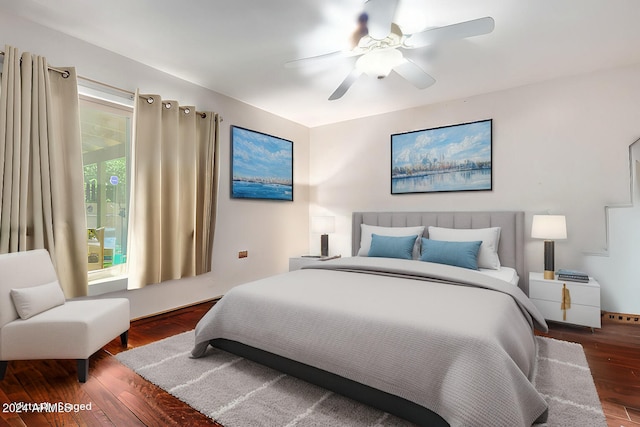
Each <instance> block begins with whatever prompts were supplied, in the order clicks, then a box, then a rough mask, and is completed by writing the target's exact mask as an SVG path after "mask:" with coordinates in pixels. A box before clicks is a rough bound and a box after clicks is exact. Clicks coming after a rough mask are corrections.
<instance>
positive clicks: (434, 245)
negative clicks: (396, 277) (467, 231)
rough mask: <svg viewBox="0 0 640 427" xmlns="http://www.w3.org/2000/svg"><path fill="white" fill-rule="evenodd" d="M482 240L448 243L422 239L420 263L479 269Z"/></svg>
mask: <svg viewBox="0 0 640 427" xmlns="http://www.w3.org/2000/svg"><path fill="white" fill-rule="evenodd" d="M481 244H482V240H478V241H477V242H446V241H442V240H431V239H425V238H424V237H423V238H422V255H421V256H420V261H427V262H435V263H438V264H447V265H453V266H456V267H462V268H469V269H471V270H477V269H478V252H479V251H480V245H481Z"/></svg>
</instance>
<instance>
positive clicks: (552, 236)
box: [531, 215, 567, 240]
mask: <svg viewBox="0 0 640 427" xmlns="http://www.w3.org/2000/svg"><path fill="white" fill-rule="evenodd" d="M531 237H533V238H534V239H547V240H558V239H566V238H567V222H566V219H565V216H564V215H534V216H533V224H532V225H531Z"/></svg>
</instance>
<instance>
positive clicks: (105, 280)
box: [78, 93, 134, 295]
mask: <svg viewBox="0 0 640 427" xmlns="http://www.w3.org/2000/svg"><path fill="white" fill-rule="evenodd" d="M78 98H79V107H80V108H82V107H83V105H85V106H89V107H91V108H94V109H96V110H101V111H104V112H106V113H110V114H117V115H123V116H127V117H128V118H129V129H128V131H129V144H128V145H129V146H128V147H127V149H128V153H126V155H127V172H126V173H127V187H128V188H127V195H128V197H127V201H126V211H127V221H128V218H129V217H128V213H129V211H130V209H129V208H130V203H131V197H130V196H131V193H130V192H131V160H132V151H131V142H132V140H133V112H134V108H133V106H129V105H125V104H121V103H118V102H115V101H110V100H106V99H101V98H97V97H94V96H91V95H87V94H83V93H80V94H79V96H78ZM123 113H125V114H123ZM82 163H83V164H82V166H83V168H84V166H85V165H84V155H83V162H82ZM83 176H84V174H83ZM127 234H128V230H127ZM127 237H128V236H127ZM127 274H128V263H127V262H125V263H122V264H118V265H113V266H111V267H107V268H103V269H100V270H91V271H88V274H87V278H88V283H89V290H90V291H89V293H90V294H92V295H93V294H95V293H94V292H91V288H92V286H94V287H97V286H96V285H103V286H106V289H108V290H107V291H106V292H109V291H112V290H118V289H119V288H120V287H121V286H117V288H118V289H110V288H112V287H113V286H109V282H112V281H118V282H120V281H123V280H125V281H126V278H127ZM114 284H115V283H114ZM125 288H126V285H125ZM100 293H102V292H100Z"/></svg>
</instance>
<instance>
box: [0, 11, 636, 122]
mask: <svg viewBox="0 0 640 427" xmlns="http://www.w3.org/2000/svg"><path fill="white" fill-rule="evenodd" d="M362 7H363V0H268V1H266V0H226V1H224V0H182V1H178V0H135V1H132V0H109V1H104V0H102V1H97V0H57V1H49V0H20V1H15V0H0V9H2V10H4V11H7V12H9V13H12V14H14V15H18V16H21V17H23V18H26V19H29V20H31V21H34V22H37V23H39V24H41V25H44V26H47V27H51V28H53V29H56V30H58V31H61V32H63V33H66V34H69V35H71V36H74V37H76V38H79V39H82V40H85V41H87V42H89V43H92V44H95V45H98V46H101V47H103V48H106V49H108V50H111V51H113V52H116V53H118V54H121V55H123V56H126V57H129V58H133V59H135V60H137V61H139V62H142V63H145V64H147V65H150V66H152V67H155V68H157V69H160V70H162V71H165V72H167V73H169V74H173V75H175V76H178V77H181V78H183V79H185V80H188V81H191V82H193V83H196V84H199V85H201V86H204V87H207V88H210V89H212V90H214V91H216V92H219V93H222V94H224V95H228V96H230V97H232V98H235V99H238V100H241V101H243V102H246V103H248V104H250V105H253V106H256V107H258V108H261V109H264V110H267V111H269V112H272V113H274V114H276V115H279V116H282V117H285V118H287V119H290V120H293V121H295V122H298V123H301V124H303V125H306V126H309V127H314V126H319V125H323V124H327V123H333V122H338V121H343V120H349V119H353V118H357V117H363V116H369V115H373V114H379V113H385V112H389V111H395V110H399V109H404V108H409V107H414V106H419V105H425V104H430V103H435V102H442V101H446V100H451V99H458V98H463V97H468V96H472V95H476V94H481V93H487V92H493V91H497V90H501V89H507V88H510V87H516V86H521V85H525V84H529V83H533V82H537V81H542V80H548V79H553V78H556V77H560V76H567V75H575V74H580V73H588V72H592V71H596V70H599V69H606V68H612V67H618V66H623V65H628V64H636V63H640V1H638V0H580V1H577V0H400V6H399V8H398V14H397V16H396V22H397V23H398V24H399V25H400V26H401V27H403V30H404V32H405V33H411V32H414V31H419V30H421V29H424V28H429V27H437V26H443V25H448V24H453V23H457V22H460V21H466V20H470V19H475V18H480V17H484V16H491V17H493V18H494V19H495V22H496V27H495V30H494V32H493V33H491V34H488V35H484V36H478V37H474V38H469V39H465V40H460V41H455V42H450V43H447V44H444V45H439V46H436V47H431V48H425V49H422V50H420V51H415V50H414V51H412V53H413V54H415V53H418V54H419V55H418V57H416V56H412V59H414V61H416V62H418V63H419V64H420V65H421V66H422V67H423V68H424V69H425V70H426V71H427V72H428V73H429V74H430V75H432V76H433V77H434V78H435V79H436V83H435V84H434V85H433V86H431V87H429V88H427V89H423V90H418V89H416V88H414V87H413V86H411V84H409V83H408V82H407V81H405V80H403V79H402V78H400V77H399V76H398V75H395V74H393V73H392V74H391V75H389V77H387V78H386V79H383V80H377V79H375V78H371V77H368V76H361V77H360V79H359V80H358V81H357V82H356V83H355V84H354V85H353V86H352V87H351V89H350V90H349V91H348V92H347V94H346V95H345V96H344V97H343V98H341V99H339V100H337V101H328V100H327V98H328V97H329V95H330V94H331V93H332V92H333V91H334V89H335V88H336V87H337V86H338V85H339V84H340V82H341V81H342V80H343V79H344V77H345V76H346V75H347V74H348V72H349V70H350V67H351V64H352V59H343V60H340V61H337V62H332V63H330V64H328V65H314V66H310V67H306V68H301V69H300V68H298V69H287V68H284V67H283V63H284V62H286V61H288V60H292V59H296V58H300V57H306V56H313V55H319V54H322V53H327V52H331V51H335V50H339V49H341V48H343V47H345V46H346V45H347V41H348V39H349V36H350V34H351V32H352V31H353V29H354V28H355V19H356V17H357V15H358V14H359V12H361V11H362ZM43 54H46V52H43Z"/></svg>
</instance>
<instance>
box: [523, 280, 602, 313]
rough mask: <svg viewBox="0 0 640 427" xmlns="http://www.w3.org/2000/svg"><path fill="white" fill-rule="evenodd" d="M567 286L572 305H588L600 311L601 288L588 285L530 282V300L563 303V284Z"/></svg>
mask: <svg viewBox="0 0 640 427" xmlns="http://www.w3.org/2000/svg"><path fill="white" fill-rule="evenodd" d="M563 283H564V284H566V285H567V289H569V295H570V297H571V304H577V305H588V306H592V307H597V308H598V311H599V310H600V287H598V286H592V285H589V284H588V283H584V284H583V283H575V282H561V281H558V280H541V281H539V280H534V281H530V282H529V298H531V299H537V300H545V301H553V302H558V307H560V302H561V301H562V284H563Z"/></svg>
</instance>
